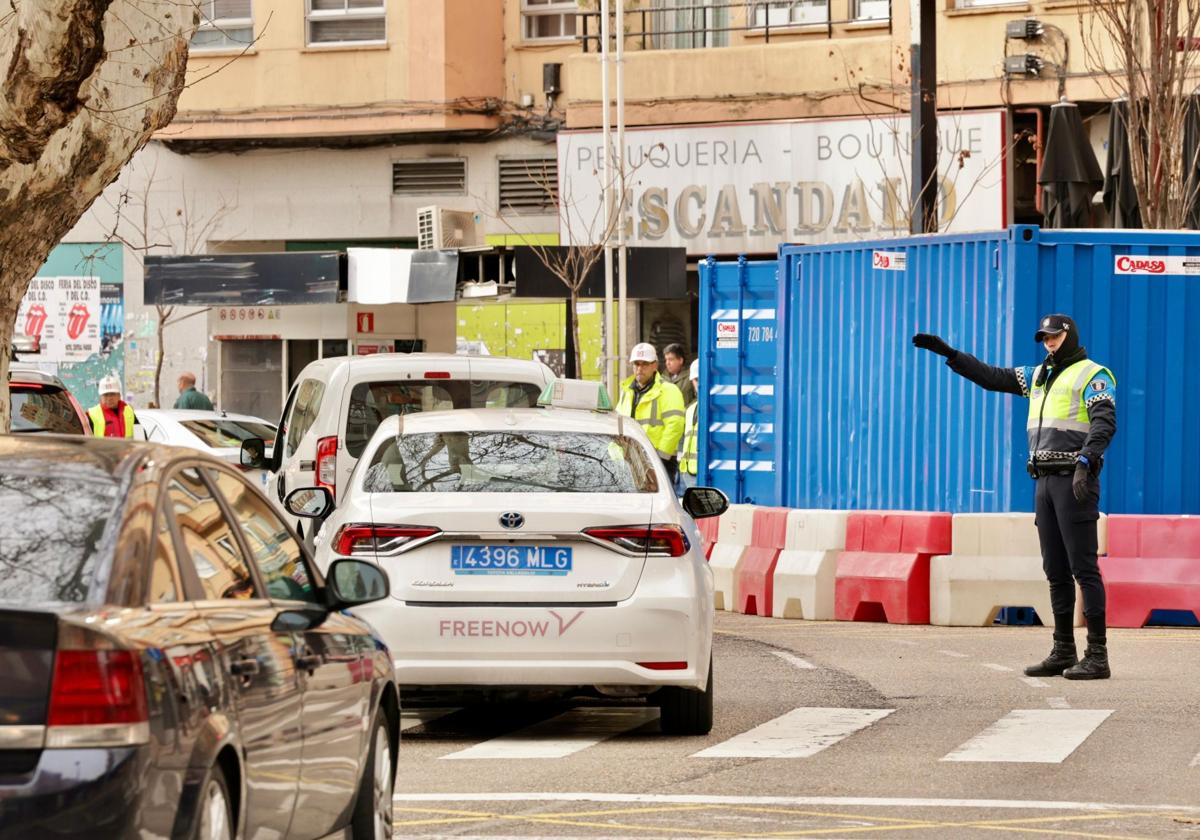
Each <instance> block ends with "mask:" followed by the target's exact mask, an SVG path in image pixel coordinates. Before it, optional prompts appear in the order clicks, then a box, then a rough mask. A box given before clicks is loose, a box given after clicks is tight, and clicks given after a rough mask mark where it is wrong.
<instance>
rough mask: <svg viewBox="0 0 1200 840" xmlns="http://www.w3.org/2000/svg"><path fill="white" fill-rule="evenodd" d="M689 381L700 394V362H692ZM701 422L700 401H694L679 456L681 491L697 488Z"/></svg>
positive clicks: (697, 360) (690, 406) (686, 419)
mask: <svg viewBox="0 0 1200 840" xmlns="http://www.w3.org/2000/svg"><path fill="white" fill-rule="evenodd" d="M688 376H689V379H690V380H691V383H692V392H693V393H696V394H699V393H700V360H699V359H695V360H693V361H692V368H691V371H690V373H689V375H688ZM699 422H700V400H698V399H697V400H693V401H692V403H691V405H689V406H688V407H687V413H686V414H685V416H684V424H683V444H682V448H681V449H680V456H679V483H680V485H681V486H680V491H681V495H682V491H685V490H687V489H688V488H689V487H695V486H696V474H697V473H698V472H699V467H700V430H699V429H698V428H697V424H698V423H699Z"/></svg>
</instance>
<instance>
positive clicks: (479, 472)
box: [363, 431, 658, 493]
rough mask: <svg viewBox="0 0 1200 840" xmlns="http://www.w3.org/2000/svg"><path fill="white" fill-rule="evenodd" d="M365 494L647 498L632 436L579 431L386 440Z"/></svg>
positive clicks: (649, 478)
mask: <svg viewBox="0 0 1200 840" xmlns="http://www.w3.org/2000/svg"><path fill="white" fill-rule="evenodd" d="M363 489H364V490H366V491H367V492H368V493H653V492H655V491H657V489H658V481H657V479H656V477H655V472H654V468H653V466H652V464H651V461H650V459H649V458H648V456H647V455H646V451H645V450H644V449H643V448H642V447H641V445H640V444H638V442H637V441H635V440H634V439H632V438H629V437H624V436H618V435H602V434H588V433H584V432H499V431H479V432H441V433H433V434H412V435H403V436H402V437H400V438H399V439H396V438H393V439H391V440H388V441H387V442H386V443H385V444H384V445H383V446H381V447H380V448H379V450H378V451H377V452H376V453H375V457H374V458H372V459H371V466H370V467H369V468H368V469H367V472H366V476H365V478H364V480H363Z"/></svg>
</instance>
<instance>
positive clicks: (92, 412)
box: [88, 403, 133, 438]
mask: <svg viewBox="0 0 1200 840" xmlns="http://www.w3.org/2000/svg"><path fill="white" fill-rule="evenodd" d="M88 419H89V420H91V421H92V436H93V437H104V428H105V426H106V423H105V422H104V406H102V405H94V406H92V407H91V408H89V409H88ZM121 419H122V420H124V421H125V437H127V438H131V437H133V406H131V405H129V404H128V403H126V404H125V408H124V410H123V411H122V412H121Z"/></svg>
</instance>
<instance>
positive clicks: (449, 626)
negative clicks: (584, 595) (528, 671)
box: [438, 610, 583, 639]
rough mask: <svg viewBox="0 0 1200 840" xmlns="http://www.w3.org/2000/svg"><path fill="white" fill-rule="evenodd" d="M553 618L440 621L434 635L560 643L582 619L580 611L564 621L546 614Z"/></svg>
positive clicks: (557, 615) (553, 612)
mask: <svg viewBox="0 0 1200 840" xmlns="http://www.w3.org/2000/svg"><path fill="white" fill-rule="evenodd" d="M547 612H548V613H550V615H551V616H552V617H553V619H554V620H553V621H550V620H549V619H524V618H519V619H516V620H515V621H509V620H505V621H501V620H500V619H491V618H481V619H471V620H468V621H458V620H451V619H448V618H443V619H442V620H441V621H439V622H438V635H439V636H441V637H443V638H445V637H447V636H449V637H450V638H452V639H524V638H540V639H546V638H549V639H561V638H562V637H563V636H565V635H567V631H568V630H570V629H571V627H572V626H574V624H575V622H577V621H579V619H581V618H583V610H578V611H576V613H575V614H574V615H573V616H571V617H570V618H567V617H565V616H562V615H560V614H559V613H557V612H556V611H554V610H547Z"/></svg>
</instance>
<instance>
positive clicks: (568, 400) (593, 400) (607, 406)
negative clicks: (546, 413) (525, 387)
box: [538, 379, 613, 411]
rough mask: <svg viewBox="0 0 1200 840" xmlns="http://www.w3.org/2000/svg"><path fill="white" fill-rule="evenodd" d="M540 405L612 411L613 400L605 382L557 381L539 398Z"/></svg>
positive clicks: (548, 386)
mask: <svg viewBox="0 0 1200 840" xmlns="http://www.w3.org/2000/svg"><path fill="white" fill-rule="evenodd" d="M538 405H541V406H553V407H554V408H576V409H582V410H584V411H612V410H613V404H612V400H611V399H609V396H608V389H607V388H605V387H604V383H603V382H592V381H589V380H587V379H555V380H554V381H553V382H551V383H550V384H549V385H547V386H546V388H545V390H544V391H542V395H541V396H540V397H538Z"/></svg>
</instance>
